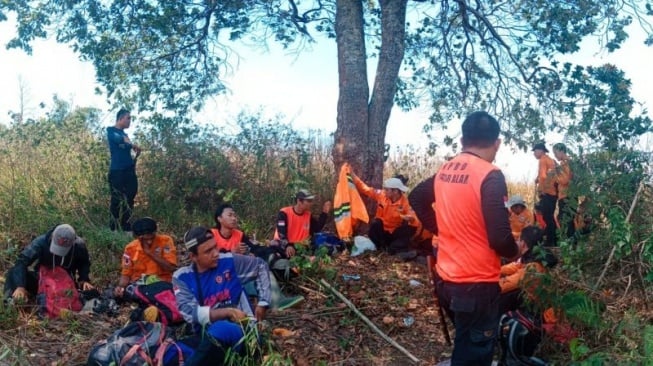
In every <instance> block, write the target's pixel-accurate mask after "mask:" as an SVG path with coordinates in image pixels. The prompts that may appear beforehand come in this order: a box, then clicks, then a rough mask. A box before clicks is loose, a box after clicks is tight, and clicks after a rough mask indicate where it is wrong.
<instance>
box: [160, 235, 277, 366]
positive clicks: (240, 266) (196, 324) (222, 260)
mask: <svg viewBox="0 0 653 366" xmlns="http://www.w3.org/2000/svg"><path fill="white" fill-rule="evenodd" d="M184 244H185V246H186V249H187V250H188V251H189V253H190V260H191V262H192V263H191V264H190V265H188V266H185V267H181V268H179V269H178V270H177V271H175V273H174V275H173V278H172V283H173V285H174V288H175V297H176V298H177V305H178V307H179V311H180V312H181V314H182V315H183V317H184V320H186V322H188V323H190V324H191V325H192V326H193V330H194V334H195V335H196V336H197V337H198V338H200V343H199V346H198V347H197V349H196V350H195V353H194V354H193V356H192V357H191V358H190V359H189V360H187V362H186V363H185V364H186V365H190V366H194V365H214V364H222V362H223V361H224V359H225V354H226V352H227V349H228V348H231V349H232V350H233V351H235V352H240V351H242V348H243V345H242V342H241V340H242V338H243V336H244V332H243V328H246V327H243V324H245V322H247V320H248V319H249V320H253V319H254V318H255V319H256V320H259V321H260V320H263V319H264V318H265V314H266V312H267V307H268V305H269V304H270V276H269V274H268V273H269V272H268V268H267V265H266V264H265V262H263V260H262V259H260V258H257V257H252V256H243V255H237V254H232V253H219V252H218V249H217V247H216V243H215V239H214V237H213V233H212V232H211V230H210V229H207V228H204V227H194V228H192V229H190V230H189V231H188V232H186V234H185V235H184ZM248 281H255V283H256V290H257V292H258V294H259V299H258V303H257V305H256V308H255V309H252V306H251V304H250V303H249V300H248V299H247V296H246V295H245V293H244V291H243V287H242V283H244V282H248ZM250 324H252V322H251V321H250Z"/></svg>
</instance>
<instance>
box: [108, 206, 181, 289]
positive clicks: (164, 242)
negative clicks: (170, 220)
mask: <svg viewBox="0 0 653 366" xmlns="http://www.w3.org/2000/svg"><path fill="white" fill-rule="evenodd" d="M132 230H133V232H134V238H135V239H134V240H133V241H131V242H130V243H129V244H127V246H126V247H125V250H124V253H123V255H122V269H121V272H120V280H118V285H117V286H116V288H115V289H114V292H113V293H114V296H115V297H117V298H121V297H123V295H124V293H125V288H126V287H127V286H128V285H129V284H132V283H135V282H136V281H138V280H140V279H142V278H143V277H144V276H156V278H158V279H159V280H161V281H167V282H170V281H172V273H173V272H174V271H175V269H177V247H176V246H175V243H174V241H173V240H172V238H171V237H170V236H168V235H163V234H158V233H157V224H156V221H154V219H152V218H150V217H144V218H142V219H139V220H136V221H135V222H134V223H133V224H132Z"/></svg>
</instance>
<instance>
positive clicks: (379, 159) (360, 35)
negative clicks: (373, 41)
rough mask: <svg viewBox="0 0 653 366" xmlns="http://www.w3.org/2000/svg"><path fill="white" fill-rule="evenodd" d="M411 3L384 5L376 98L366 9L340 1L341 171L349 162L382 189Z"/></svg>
mask: <svg viewBox="0 0 653 366" xmlns="http://www.w3.org/2000/svg"><path fill="white" fill-rule="evenodd" d="M406 3H407V0H381V2H380V6H381V14H382V15H381V31H382V35H381V50H380V53H379V60H378V65H377V70H376V76H375V79H374V88H373V92H372V97H371V98H370V96H369V93H370V92H369V85H368V83H367V64H366V60H367V57H366V53H365V33H364V31H365V27H364V20H363V3H362V1H356V0H338V1H336V40H337V44H338V73H339V88H340V89H339V92H340V94H339V97H338V117H337V125H338V126H337V129H336V133H335V139H334V142H335V145H334V149H333V161H334V165H335V167H336V169H339V168H340V165H342V163H344V162H349V163H350V164H351V165H352V167H353V169H354V171H355V172H356V173H357V174H358V175H359V176H360V177H361V178H362V179H363V180H364V181H365V182H367V183H368V184H370V185H372V186H374V187H380V186H381V181H382V180H383V152H384V146H385V134H386V127H387V125H388V119H389V118H390V111H391V110H392V106H393V104H394V96H395V93H396V91H397V78H398V75H399V67H400V65H401V62H402V60H403V57H404V42H405V27H406Z"/></svg>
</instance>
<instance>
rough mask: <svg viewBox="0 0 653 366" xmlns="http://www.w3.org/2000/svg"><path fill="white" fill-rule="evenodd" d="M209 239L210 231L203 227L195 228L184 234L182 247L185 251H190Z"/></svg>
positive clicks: (210, 237) (211, 234)
mask: <svg viewBox="0 0 653 366" xmlns="http://www.w3.org/2000/svg"><path fill="white" fill-rule="evenodd" d="M211 239H213V233H212V232H211V230H209V229H207V228H205V227H203V226H196V227H194V228H192V229H190V230H188V231H187V232H186V234H184V245H185V246H186V249H190V248H192V247H194V246H196V245H200V244H202V243H204V242H206V241H207V240H211Z"/></svg>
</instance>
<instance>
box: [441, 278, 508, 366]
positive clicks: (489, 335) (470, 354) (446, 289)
mask: <svg viewBox="0 0 653 366" xmlns="http://www.w3.org/2000/svg"><path fill="white" fill-rule="evenodd" d="M437 293H438V299H439V301H440V306H442V307H444V310H445V311H446V312H447V314H448V315H449V316H450V317H451V318H452V319H453V323H454V327H455V328H456V336H455V339H454V346H453V353H452V355H451V366H472V365H473V366H490V365H491V364H492V356H493V354H494V345H495V343H496V339H497V328H498V326H499V302H498V300H499V293H500V288H499V284H498V283H451V282H444V281H442V280H439V281H438V282H437Z"/></svg>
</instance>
